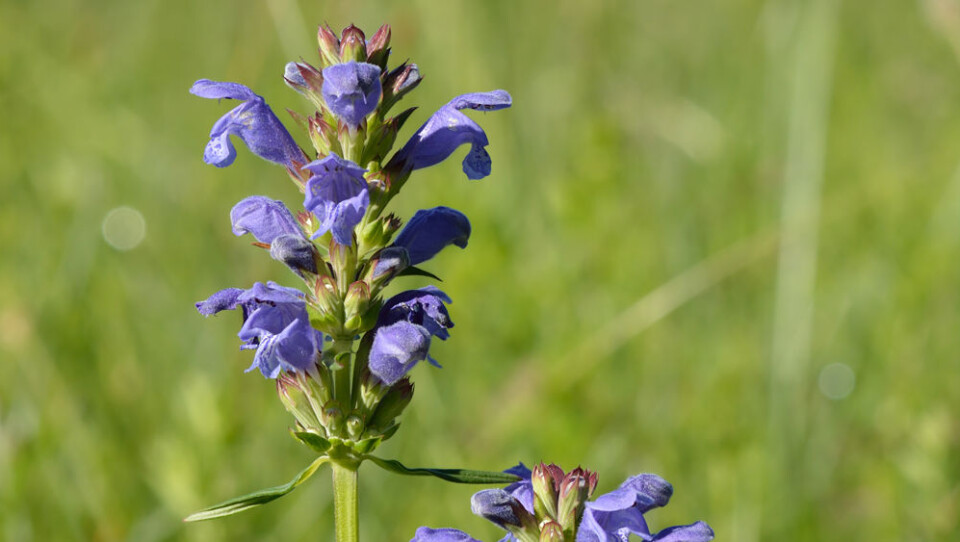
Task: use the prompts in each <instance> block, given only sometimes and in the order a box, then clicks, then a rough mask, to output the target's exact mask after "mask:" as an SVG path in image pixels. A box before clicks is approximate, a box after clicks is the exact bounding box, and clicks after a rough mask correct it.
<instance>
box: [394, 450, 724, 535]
mask: <svg viewBox="0 0 960 542" xmlns="http://www.w3.org/2000/svg"><path fill="white" fill-rule="evenodd" d="M505 472H508V473H510V474H514V475H517V476H520V477H521V478H522V479H521V480H520V481H518V482H514V483H513V484H510V485H509V486H507V487H506V488H505V489H503V490H496V489H494V490H484V491H480V492H479V493H477V494H475V495H474V497H473V499H471V508H472V509H473V512H474V513H475V514H477V515H479V516H481V517H484V518H486V519H489V520H490V521H492V522H493V523H495V524H496V525H498V526H500V527H502V528H504V529H506V530H507V531H508V534H507V535H506V537H504V538H503V539H502V540H501V542H509V541H516V540H524V541H527V540H529V541H537V540H565V539H566V540H569V539H570V538H568V537H569V536H573V537H574V539H575V540H576V542H626V541H627V540H629V539H630V535H636V536H638V537H639V538H641V539H642V540H646V541H648V542H708V541H710V540H713V530H712V529H711V528H710V526H709V525H707V524H706V523H704V522H702V521H698V522H696V523H692V524H690V525H678V526H675V527H668V528H666V529H663V530H661V531H659V532H657V533H651V532H650V529H649V528H648V526H647V522H646V519H645V518H644V514H645V513H646V512H648V511H650V510H652V509H654V508H658V507H661V506H665V505H666V504H667V502H668V501H669V500H670V497H671V495H673V487H672V486H671V485H670V484H669V483H668V482H667V481H666V480H664V479H663V478H661V477H659V476H657V475H655V474H640V475H637V476H632V477H630V478H628V479H627V480H626V481H625V482H623V484H621V485H620V487H619V488H617V489H616V490H614V491H612V492H610V493H607V494H605V495H601V496H600V497H598V498H597V499H596V500H594V501H587V500H586V499H587V498H588V497H589V495H590V494H591V493H592V492H593V489H594V487H595V486H596V482H597V478H596V474H595V473H592V472H590V471H585V470H582V469H579V468H578V469H574V470H573V471H571V472H569V473H566V474H565V473H564V472H563V471H562V470H561V469H560V468H559V467H557V466H556V465H543V464H541V465H538V466H537V468H535V469H534V470H533V471H530V469H528V468H527V467H525V466H524V465H523V464H522V463H521V464H519V465H517V466H516V467H513V468H511V469H507V470H506V471H505ZM581 513H582V518H581V517H580V514H581ZM460 540H463V541H471V540H474V539H473V538H470V536H469V535H467V534H466V533H463V532H462V531H458V530H456V529H438V530H434V529H427V528H425V527H421V528H420V529H418V530H417V535H416V537H414V539H413V541H412V542H447V541H451V542H458V541H460Z"/></svg>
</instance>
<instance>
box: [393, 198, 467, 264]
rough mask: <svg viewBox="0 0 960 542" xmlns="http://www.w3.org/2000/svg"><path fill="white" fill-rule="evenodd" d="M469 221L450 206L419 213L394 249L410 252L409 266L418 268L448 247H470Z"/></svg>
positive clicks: (395, 242)
mask: <svg viewBox="0 0 960 542" xmlns="http://www.w3.org/2000/svg"><path fill="white" fill-rule="evenodd" d="M468 239H470V221H469V220H467V217H466V215H464V214H463V213H461V212H460V211H457V210H455V209H451V208H449V207H434V208H433V209H426V210H420V211H417V212H416V214H414V215H413V218H411V219H410V222H408V223H407V225H406V226H405V227H404V228H403V231H401V232H400V235H398V236H397V240H396V241H394V243H393V244H394V245H395V246H401V247H404V248H405V249H407V254H408V255H409V256H410V265H417V264H419V263H422V262H425V261H427V260H429V259H431V258H433V257H434V256H436V255H437V253H439V252H440V251H441V250H443V249H444V248H445V247H446V246H447V245H450V244H454V245H456V246H458V247H460V248H466V247H467V240H468Z"/></svg>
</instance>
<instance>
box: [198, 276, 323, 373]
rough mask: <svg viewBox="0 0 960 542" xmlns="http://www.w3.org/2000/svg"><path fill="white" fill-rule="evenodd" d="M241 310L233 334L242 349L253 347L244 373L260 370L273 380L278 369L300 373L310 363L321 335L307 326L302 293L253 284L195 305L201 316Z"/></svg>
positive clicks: (278, 287) (308, 323)
mask: <svg viewBox="0 0 960 542" xmlns="http://www.w3.org/2000/svg"><path fill="white" fill-rule="evenodd" d="M237 307H240V308H242V309H243V316H244V322H243V326H242V327H241V328H240V332H239V333H238V334H237V335H238V336H239V337H240V339H241V340H242V341H244V343H245V344H244V346H242V347H241V348H242V349H251V348H256V350H257V351H256V354H255V355H254V358H253V364H252V365H251V366H250V368H248V369H247V371H250V370H252V369H255V368H257V369H260V372H261V373H262V374H263V376H265V377H267V378H276V377H277V375H278V374H279V372H280V370H281V369H283V370H287V371H304V370H307V369H308V368H309V367H310V366H311V364H312V363H313V362H314V360H315V358H316V355H317V353H318V352H319V350H320V346H321V345H322V344H323V335H322V334H320V332H318V331H317V330H315V329H313V327H311V326H310V317H309V315H308V314H307V311H306V304H305V302H304V300H303V293H302V292H300V291H299V290H296V289H294V288H286V287H283V286H279V285H277V284H275V283H272V282H268V283H267V284H266V285H264V284H262V283H259V282H258V283H256V284H254V285H253V288H250V289H249V290H240V289H238V288H231V289H228V290H222V291H220V292H217V293H216V294H214V295H212V296H211V297H210V298H209V299H207V300H206V301H203V302H201V303H198V304H197V310H199V311H200V312H201V313H203V314H208V315H209V314H214V313H216V312H219V311H221V310H228V309H235V308H237Z"/></svg>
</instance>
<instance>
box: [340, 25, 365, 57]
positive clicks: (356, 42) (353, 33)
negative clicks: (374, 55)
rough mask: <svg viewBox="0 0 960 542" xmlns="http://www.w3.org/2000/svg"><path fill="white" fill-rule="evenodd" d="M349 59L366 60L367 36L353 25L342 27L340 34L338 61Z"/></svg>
mask: <svg viewBox="0 0 960 542" xmlns="http://www.w3.org/2000/svg"><path fill="white" fill-rule="evenodd" d="M351 60H356V61H357V62H366V61H367V38H366V36H364V35H363V31H362V30H360V29H359V28H357V27H356V26H353V25H350V26H348V27H346V28H344V29H343V33H342V34H340V61H341V62H349V61H351Z"/></svg>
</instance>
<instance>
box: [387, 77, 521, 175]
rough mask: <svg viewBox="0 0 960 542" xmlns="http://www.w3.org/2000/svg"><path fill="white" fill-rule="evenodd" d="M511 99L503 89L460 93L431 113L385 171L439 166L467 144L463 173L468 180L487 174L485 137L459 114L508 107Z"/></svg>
mask: <svg viewBox="0 0 960 542" xmlns="http://www.w3.org/2000/svg"><path fill="white" fill-rule="evenodd" d="M512 104H513V99H512V98H511V97H510V94H509V93H507V91H505V90H494V91H490V92H473V93H469V94H462V95H460V96H457V97H456V98H454V99H452V100H450V102H449V103H447V104H446V105H444V106H443V107H441V108H440V109H439V110H437V112H435V113H434V114H433V115H432V116H431V117H430V118H429V119H428V120H427V122H426V123H424V125H423V126H421V127H420V129H419V130H417V132H416V133H415V134H414V135H413V137H411V138H410V141H408V142H407V143H406V145H404V146H403V148H402V149H400V150H399V151H397V153H396V154H395V155H394V156H393V158H391V159H390V162H389V164H388V165H387V167H388V168H391V167H392V168H398V169H401V170H414V169H420V168H425V167H429V166H432V165H435V164H439V163H440V162H442V161H443V160H445V159H446V158H447V157H448V156H450V155H451V154H452V153H453V151H455V150H456V149H457V147H459V146H460V145H463V144H465V143H469V144H470V146H471V147H470V151H469V152H468V153H467V156H466V157H465V158H464V159H463V172H464V173H466V174H467V178H469V179H473V180H476V179H482V178H484V177H486V176H487V175H490V165H491V161H490V155H489V154H488V153H487V150H486V146H487V144H488V143H489V142H488V141H487V134H485V133H484V131H483V129H482V128H480V125H478V124H477V123H476V122H474V121H473V120H471V119H470V117H467V116H466V115H464V114H463V113H461V112H460V111H461V110H463V109H475V110H478V111H496V110H498V109H504V108H507V107H510V106H511V105H512Z"/></svg>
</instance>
